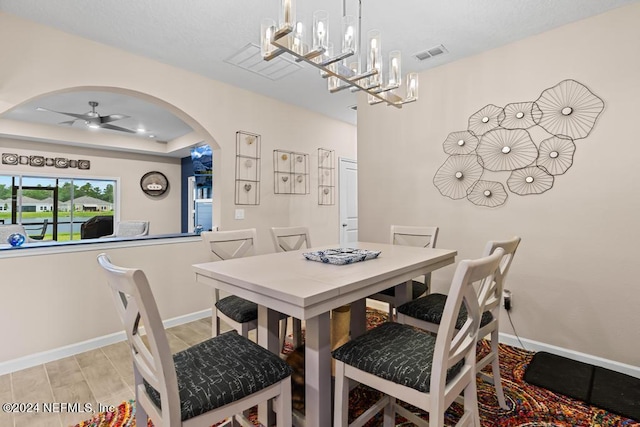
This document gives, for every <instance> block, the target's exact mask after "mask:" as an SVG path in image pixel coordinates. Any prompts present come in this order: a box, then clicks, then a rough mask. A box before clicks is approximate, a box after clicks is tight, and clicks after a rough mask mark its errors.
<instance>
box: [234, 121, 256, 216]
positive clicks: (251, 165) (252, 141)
mask: <svg viewBox="0 0 640 427" xmlns="http://www.w3.org/2000/svg"><path fill="white" fill-rule="evenodd" d="M235 203H236V205H259V204H260V135H258V134H255V133H250V132H244V131H238V132H236V197H235Z"/></svg>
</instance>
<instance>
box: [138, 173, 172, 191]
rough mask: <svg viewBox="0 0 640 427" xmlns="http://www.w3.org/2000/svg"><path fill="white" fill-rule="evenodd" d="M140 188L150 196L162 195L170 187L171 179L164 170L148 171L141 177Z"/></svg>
mask: <svg viewBox="0 0 640 427" xmlns="http://www.w3.org/2000/svg"><path fill="white" fill-rule="evenodd" d="M140 188H141V189H142V191H143V192H144V193H145V194H148V195H149V196H153V197H157V196H161V195H163V194H164V193H166V192H167V190H168V189H169V180H168V179H167V177H166V176H165V175H164V174H163V173H162V172H158V171H152V172H147V173H145V174H144V175H142V178H140Z"/></svg>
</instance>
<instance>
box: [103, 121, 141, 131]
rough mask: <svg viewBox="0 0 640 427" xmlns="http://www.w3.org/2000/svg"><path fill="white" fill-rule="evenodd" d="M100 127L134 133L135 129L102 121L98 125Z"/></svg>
mask: <svg viewBox="0 0 640 427" xmlns="http://www.w3.org/2000/svg"><path fill="white" fill-rule="evenodd" d="M100 127H101V128H102V129H111V130H117V131H120V132H128V133H136V131H135V130H131V129H127V128H123V127H120V126H115V125H110V124H108V123H102V124H101V125H100Z"/></svg>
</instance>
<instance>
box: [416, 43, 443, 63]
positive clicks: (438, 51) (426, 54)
mask: <svg viewBox="0 0 640 427" xmlns="http://www.w3.org/2000/svg"><path fill="white" fill-rule="evenodd" d="M448 52H449V51H448V50H447V48H446V47H444V45H439V46H435V47H432V48H431V49H427V50H425V51H423V52H419V53H416V54H415V55H414V56H415V57H416V58H418V59H419V60H420V61H424V60H425V59H429V58H433V57H434V56H438V55H442V54H443V53H448Z"/></svg>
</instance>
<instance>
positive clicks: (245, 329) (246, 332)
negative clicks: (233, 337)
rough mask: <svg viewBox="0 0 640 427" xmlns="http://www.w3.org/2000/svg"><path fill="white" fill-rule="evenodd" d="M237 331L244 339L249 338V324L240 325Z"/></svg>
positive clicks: (237, 326)
mask: <svg viewBox="0 0 640 427" xmlns="http://www.w3.org/2000/svg"><path fill="white" fill-rule="evenodd" d="M236 331H238V333H239V334H240V335H242V336H243V337H245V338H249V323H247V322H245V323H238V324H237V325H236Z"/></svg>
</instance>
